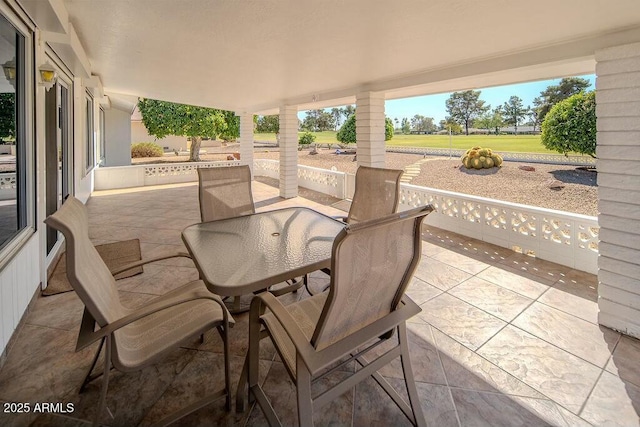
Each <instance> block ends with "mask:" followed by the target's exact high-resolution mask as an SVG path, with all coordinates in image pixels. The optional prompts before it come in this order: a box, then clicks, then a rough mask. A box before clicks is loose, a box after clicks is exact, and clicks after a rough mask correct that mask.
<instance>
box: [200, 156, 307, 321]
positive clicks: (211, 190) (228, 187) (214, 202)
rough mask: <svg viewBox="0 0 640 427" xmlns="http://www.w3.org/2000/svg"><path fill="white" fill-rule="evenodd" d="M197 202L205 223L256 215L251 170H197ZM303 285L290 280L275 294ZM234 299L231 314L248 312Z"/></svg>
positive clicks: (234, 168) (231, 168) (238, 300)
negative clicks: (288, 283) (287, 284)
mask: <svg viewBox="0 0 640 427" xmlns="http://www.w3.org/2000/svg"><path fill="white" fill-rule="evenodd" d="M198 199H199V202H200V219H201V221H202V222H209V221H218V220H222V219H227V218H234V217H238V216H243V215H251V214H254V213H255V212H256V210H255V206H254V203H253V193H252V191H251V169H249V166H246V165H243V166H229V167H216V168H198ZM302 285H303V283H302V282H297V281H296V280H295V279H293V280H291V284H290V285H289V286H286V287H283V288H280V289H278V290H273V291H272V292H273V293H274V294H275V295H283V294H285V293H287V292H292V291H296V290H298V289H299V288H300V287H301V286H302ZM240 299H241V298H240V297H235V298H234V302H233V308H232V312H233V313H237V312H241V311H246V310H247V309H248V307H247V309H244V310H243V309H242V308H241V306H240Z"/></svg>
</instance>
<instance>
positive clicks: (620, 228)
mask: <svg viewBox="0 0 640 427" xmlns="http://www.w3.org/2000/svg"><path fill="white" fill-rule="evenodd" d="M596 61H597V65H596V74H597V80H596V89H597V91H596V104H597V111H596V115H597V117H598V119H597V127H598V133H597V141H598V143H597V150H596V154H597V156H598V161H597V169H598V199H599V200H598V208H599V211H600V214H599V215H598V222H599V224H600V236H599V237H600V244H599V254H600V257H599V259H598V267H599V271H598V281H599V285H598V306H599V308H600V313H599V316H598V320H599V322H600V324H602V325H604V326H608V327H610V328H613V329H616V330H618V331H621V332H623V333H626V334H628V335H631V336H634V337H636V338H640V43H634V44H629V45H624V46H616V47H613V48H608V49H603V50H601V51H598V52H596Z"/></svg>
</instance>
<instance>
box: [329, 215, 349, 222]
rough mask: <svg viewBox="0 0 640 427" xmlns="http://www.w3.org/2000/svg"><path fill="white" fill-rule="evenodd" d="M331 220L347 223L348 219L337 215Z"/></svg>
mask: <svg viewBox="0 0 640 427" xmlns="http://www.w3.org/2000/svg"><path fill="white" fill-rule="evenodd" d="M331 218H333V219H337V220H339V221H342V222H347V218H348V217H347V216H346V215H336V216H332V217H331Z"/></svg>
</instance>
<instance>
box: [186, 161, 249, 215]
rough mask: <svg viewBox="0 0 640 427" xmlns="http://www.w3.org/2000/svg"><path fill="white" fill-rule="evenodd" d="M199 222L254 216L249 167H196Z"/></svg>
mask: <svg viewBox="0 0 640 427" xmlns="http://www.w3.org/2000/svg"><path fill="white" fill-rule="evenodd" d="M198 182H199V192H198V196H199V199H200V219H201V220H202V222H206V221H216V220H219V219H227V218H234V217H237V216H242V215H250V214H252V213H255V207H254V205H253V194H252V193H251V170H250V169H249V166H246V165H244V166H230V167H218V168H199V169H198Z"/></svg>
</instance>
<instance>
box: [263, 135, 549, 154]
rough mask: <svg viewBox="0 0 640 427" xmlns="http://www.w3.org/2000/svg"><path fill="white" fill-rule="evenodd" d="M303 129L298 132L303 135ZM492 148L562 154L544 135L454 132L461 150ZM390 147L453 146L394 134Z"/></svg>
mask: <svg viewBox="0 0 640 427" xmlns="http://www.w3.org/2000/svg"><path fill="white" fill-rule="evenodd" d="M312 133H313V134H314V135H315V136H316V141H315V142H316V143H319V144H325V143H337V142H338V141H337V140H336V132H332V131H325V132H312ZM301 134H302V132H298V135H301ZM254 139H255V140H256V141H275V140H276V136H275V134H273V133H256V134H255V135H254ZM476 145H479V146H481V147H486V148H491V149H492V150H494V151H511V152H520V153H544V154H558V153H556V152H555V151H550V150H547V149H546V148H544V147H543V146H542V143H541V142H540V135H518V136H515V135H469V136H466V135H453V136H452V137H451V146H452V147H453V148H459V149H464V150H466V149H469V148H471V147H473V146H476ZM387 146H389V147H392V146H395V147H429V148H449V135H398V134H396V135H394V136H393V139H391V141H387Z"/></svg>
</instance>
